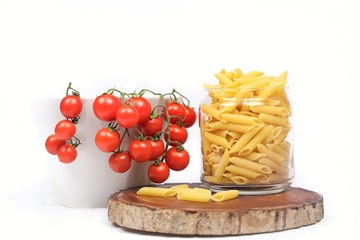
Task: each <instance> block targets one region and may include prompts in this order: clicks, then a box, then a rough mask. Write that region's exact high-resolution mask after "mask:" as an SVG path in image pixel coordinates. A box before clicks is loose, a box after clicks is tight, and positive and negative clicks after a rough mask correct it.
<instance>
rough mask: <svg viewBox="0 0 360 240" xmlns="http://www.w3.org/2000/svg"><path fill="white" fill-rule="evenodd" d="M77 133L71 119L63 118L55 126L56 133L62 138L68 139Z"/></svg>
mask: <svg viewBox="0 0 360 240" xmlns="http://www.w3.org/2000/svg"><path fill="white" fill-rule="evenodd" d="M75 133H76V127H75V124H73V123H72V122H71V121H69V120H66V119H64V120H61V121H60V122H58V123H57V124H56V126H55V135H56V137H57V138H58V139H60V140H68V139H70V138H72V137H73V136H74V135H75Z"/></svg>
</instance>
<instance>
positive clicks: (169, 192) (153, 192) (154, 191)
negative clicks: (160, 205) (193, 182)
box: [136, 187, 176, 197]
mask: <svg viewBox="0 0 360 240" xmlns="http://www.w3.org/2000/svg"><path fill="white" fill-rule="evenodd" d="M136 194H137V195H144V196H152V197H171V196H175V195H176V191H175V190H174V189H171V188H157V187H142V188H140V189H139V190H138V191H137V192H136Z"/></svg>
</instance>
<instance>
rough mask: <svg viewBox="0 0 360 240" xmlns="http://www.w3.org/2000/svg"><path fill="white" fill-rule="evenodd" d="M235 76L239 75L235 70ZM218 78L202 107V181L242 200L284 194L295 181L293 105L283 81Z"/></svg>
mask: <svg viewBox="0 0 360 240" xmlns="http://www.w3.org/2000/svg"><path fill="white" fill-rule="evenodd" d="M234 72H235V71H234ZM234 72H230V73H231V74H229V73H226V72H225V71H223V72H221V73H219V74H216V75H215V76H216V77H217V78H218V80H219V84H217V85H205V87H206V93H207V94H206V95H207V97H206V99H205V100H204V101H203V102H202V104H201V106H200V112H199V114H200V130H201V148H202V149H201V153H202V163H203V168H202V174H201V181H202V183H204V184H206V185H207V186H208V187H209V188H210V189H211V190H213V191H215V192H216V191H222V190H228V189H237V190H240V192H241V194H244V195H260V194H272V193H278V192H281V191H284V190H285V189H286V188H287V187H289V186H290V184H291V181H292V179H293V177H294V162H293V161H294V159H293V153H294V152H293V149H294V148H293V146H294V134H293V132H294V129H293V126H292V104H291V102H290V98H289V87H288V85H287V81H286V76H287V72H286V71H285V72H284V73H282V74H281V75H280V76H279V77H270V76H263V73H261V72H250V73H247V74H242V73H241V71H240V73H239V71H238V72H237V74H238V76H237V75H236V73H235V74H234Z"/></svg>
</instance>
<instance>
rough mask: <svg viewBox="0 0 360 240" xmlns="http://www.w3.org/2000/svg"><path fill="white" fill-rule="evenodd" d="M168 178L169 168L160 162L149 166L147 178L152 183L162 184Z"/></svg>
mask: <svg viewBox="0 0 360 240" xmlns="http://www.w3.org/2000/svg"><path fill="white" fill-rule="evenodd" d="M169 176H170V169H169V166H168V165H167V164H166V163H164V162H160V163H159V164H158V165H156V163H154V164H151V166H150V167H149V169H148V177H149V179H150V180H151V181H152V182H154V183H162V182H165V181H166V180H167V179H168V178H169Z"/></svg>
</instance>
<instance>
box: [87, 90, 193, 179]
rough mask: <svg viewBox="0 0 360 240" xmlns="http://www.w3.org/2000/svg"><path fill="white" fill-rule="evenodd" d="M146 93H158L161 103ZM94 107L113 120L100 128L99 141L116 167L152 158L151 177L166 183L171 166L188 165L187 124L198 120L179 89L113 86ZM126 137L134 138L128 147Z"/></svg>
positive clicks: (99, 115)
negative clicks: (129, 89)
mask: <svg viewBox="0 0 360 240" xmlns="http://www.w3.org/2000/svg"><path fill="white" fill-rule="evenodd" d="M145 94H146V96H149V95H150V96H154V97H158V98H159V104H158V105H156V106H152V105H151V103H150V102H149V101H148V99H147V98H146V97H144V95H145ZM116 95H119V96H116ZM93 111H94V114H95V116H96V117H97V118H98V119H99V120H101V121H105V122H109V123H108V126H107V127H105V128H102V129H99V130H98V132H97V133H96V136H95V143H96V146H97V147H98V149H99V150H100V151H102V152H106V153H111V155H110V157H109V160H108V161H109V166H110V168H111V169H112V170H113V171H115V172H117V173H124V172H126V171H127V170H128V169H129V168H130V167H131V162H132V161H136V162H148V161H152V162H153V163H152V164H151V165H150V167H149V169H148V177H149V179H150V180H151V181H152V182H154V183H162V182H164V181H166V180H167V179H168V177H169V175H170V170H173V171H181V170H183V169H185V168H186V167H187V166H188V164H189V161H190V155H189V153H188V152H187V151H186V149H185V148H184V146H183V144H184V143H185V142H186V140H187V138H188V132H187V128H189V127H191V126H193V125H194V123H195V122H196V113H195V111H194V109H193V108H191V106H190V101H189V99H187V98H186V97H185V96H183V95H182V94H180V93H179V92H177V91H176V90H175V89H174V90H173V91H172V92H171V93H166V94H162V93H155V92H153V91H150V90H141V91H139V92H138V93H125V92H122V91H120V90H118V89H115V88H112V89H109V90H108V91H107V92H106V93H104V94H102V95H100V96H98V97H97V98H96V99H95V100H94V102H93ZM130 129H133V131H131V132H132V133H131V134H130V131H129V130H130ZM120 132H122V134H121V133H120ZM125 137H127V138H129V140H130V143H129V146H128V149H125V148H124V147H123V146H122V145H123V144H122V143H123V142H124V141H123V140H124V138H125Z"/></svg>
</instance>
